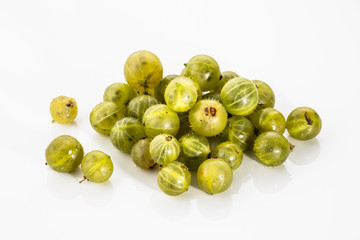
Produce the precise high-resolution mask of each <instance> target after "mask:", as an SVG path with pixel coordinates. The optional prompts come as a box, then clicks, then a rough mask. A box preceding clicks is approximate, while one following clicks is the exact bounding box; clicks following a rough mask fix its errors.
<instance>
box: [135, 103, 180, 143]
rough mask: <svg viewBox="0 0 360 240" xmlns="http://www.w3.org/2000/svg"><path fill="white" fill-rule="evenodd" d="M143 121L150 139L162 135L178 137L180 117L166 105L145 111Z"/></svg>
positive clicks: (155, 106) (159, 105)
mask: <svg viewBox="0 0 360 240" xmlns="http://www.w3.org/2000/svg"><path fill="white" fill-rule="evenodd" d="M142 121H143V124H144V126H145V132H146V135H147V136H148V137H149V138H153V137H155V136H156V135H159V134H162V133H164V134H170V135H173V136H176V134H177V133H178V131H179V127H180V120H179V116H178V115H177V114H176V112H174V111H173V110H171V109H170V108H169V107H168V106H166V105H165V104H157V105H153V106H151V107H149V108H148V109H147V110H146V111H145V113H144V116H143V120H142Z"/></svg>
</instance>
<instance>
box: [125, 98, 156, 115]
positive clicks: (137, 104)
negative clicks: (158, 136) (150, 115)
mask: <svg viewBox="0 0 360 240" xmlns="http://www.w3.org/2000/svg"><path fill="white" fill-rule="evenodd" d="M156 104H160V101H159V100H157V99H156V98H154V97H152V96H150V95H140V96H137V97H135V98H133V99H132V100H131V101H130V102H129V104H128V106H127V108H128V113H129V114H130V116H132V117H134V118H137V119H139V120H140V121H141V120H142V117H143V116H144V113H145V111H146V109H148V108H149V107H150V106H152V105H156Z"/></svg>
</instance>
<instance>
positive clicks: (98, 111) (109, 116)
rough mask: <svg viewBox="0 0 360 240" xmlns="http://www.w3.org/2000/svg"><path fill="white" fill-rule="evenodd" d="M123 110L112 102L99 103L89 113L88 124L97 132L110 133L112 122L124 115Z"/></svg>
mask: <svg viewBox="0 0 360 240" xmlns="http://www.w3.org/2000/svg"><path fill="white" fill-rule="evenodd" d="M124 111H125V109H121V108H120V107H119V106H118V105H116V104H115V103H113V102H102V103H99V104H98V105H96V106H95V107H94V108H93V110H92V111H91V113H90V124H91V126H92V127H93V129H94V130H95V131H97V132H98V133H101V134H104V135H110V131H111V129H112V127H113V126H114V124H115V123H116V122H117V121H118V120H119V119H120V118H123V117H124V113H123V112H124Z"/></svg>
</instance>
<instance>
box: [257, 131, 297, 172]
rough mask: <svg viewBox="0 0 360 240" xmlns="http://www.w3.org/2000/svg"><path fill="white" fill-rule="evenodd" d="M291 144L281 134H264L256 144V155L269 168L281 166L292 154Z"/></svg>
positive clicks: (258, 138) (271, 132)
mask: <svg viewBox="0 0 360 240" xmlns="http://www.w3.org/2000/svg"><path fill="white" fill-rule="evenodd" d="M291 149H292V147H291V144H290V143H289V142H288V140H287V139H286V138H285V137H284V136H283V135H282V134H280V133H277V132H273V131H270V132H263V133H262V134H260V135H259V136H258V137H257V138H256V139H255V142H254V153H255V155H256V157H257V158H258V159H259V161H260V162H261V163H263V164H265V165H267V166H272V167H274V166H279V165H280V164H282V163H283V162H284V161H285V160H286V159H287V157H288V156H289V154H290V152H291Z"/></svg>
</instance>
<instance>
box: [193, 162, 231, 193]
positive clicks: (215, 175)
mask: <svg viewBox="0 0 360 240" xmlns="http://www.w3.org/2000/svg"><path fill="white" fill-rule="evenodd" d="M232 179H233V170H232V169H231V167H230V164H229V163H227V162H226V161H224V160H223V159H221V158H210V159H207V160H205V161H204V162H203V163H202V164H201V165H200V166H199V169H198V170H197V181H198V184H199V186H200V188H201V189H202V190H203V191H204V192H206V193H209V194H216V193H221V192H224V191H225V190H226V189H228V188H229V187H230V185H231V183H232Z"/></svg>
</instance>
